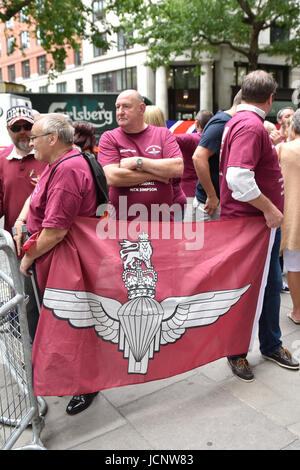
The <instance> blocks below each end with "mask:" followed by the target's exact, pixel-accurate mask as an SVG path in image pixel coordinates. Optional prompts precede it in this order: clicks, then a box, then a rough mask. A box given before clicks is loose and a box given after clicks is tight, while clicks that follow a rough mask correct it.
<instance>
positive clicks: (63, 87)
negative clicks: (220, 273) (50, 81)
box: [56, 82, 67, 93]
mask: <svg viewBox="0 0 300 470" xmlns="http://www.w3.org/2000/svg"><path fill="white" fill-rule="evenodd" d="M56 91H57V93H66V91H67V82H61V83H57V84H56Z"/></svg>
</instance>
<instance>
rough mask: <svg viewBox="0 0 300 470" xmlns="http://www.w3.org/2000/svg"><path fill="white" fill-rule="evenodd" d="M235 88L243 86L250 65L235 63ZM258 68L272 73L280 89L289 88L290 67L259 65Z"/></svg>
mask: <svg viewBox="0 0 300 470" xmlns="http://www.w3.org/2000/svg"><path fill="white" fill-rule="evenodd" d="M234 65H235V86H241V84H242V81H243V78H244V77H245V75H247V73H248V64H246V63H242V64H241V63H237V62H236V63H235V64H234ZM258 68H259V69H261V70H265V71H266V72H268V73H271V74H272V75H273V77H274V80H276V82H277V83H278V87H279V88H288V87H289V67H288V66H286V65H269V64H258Z"/></svg>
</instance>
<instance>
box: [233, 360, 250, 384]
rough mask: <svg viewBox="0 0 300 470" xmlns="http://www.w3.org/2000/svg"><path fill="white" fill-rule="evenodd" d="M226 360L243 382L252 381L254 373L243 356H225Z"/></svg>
mask: <svg viewBox="0 0 300 470" xmlns="http://www.w3.org/2000/svg"><path fill="white" fill-rule="evenodd" d="M227 361H228V363H229V365H230V367H231V370H232V372H233V373H234V375H236V376H237V377H238V378H239V379H241V380H243V381H244V382H253V380H254V375H253V372H252V370H251V368H250V366H249V363H248V361H247V359H246V358H245V357H239V358H237V359H229V358H227Z"/></svg>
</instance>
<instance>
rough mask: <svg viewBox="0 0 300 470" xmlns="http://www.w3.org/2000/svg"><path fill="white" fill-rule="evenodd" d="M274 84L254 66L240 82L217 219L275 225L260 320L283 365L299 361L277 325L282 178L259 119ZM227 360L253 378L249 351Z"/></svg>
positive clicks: (224, 149) (224, 150)
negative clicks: (285, 344) (259, 220)
mask: <svg viewBox="0 0 300 470" xmlns="http://www.w3.org/2000/svg"><path fill="white" fill-rule="evenodd" d="M276 88H277V85H276V82H275V81H274V79H273V77H272V75H270V74H268V73H266V72H264V71H262V70H256V71H254V72H251V73H250V74H248V75H247V76H246V77H245V79H244V81H243V84H242V88H241V89H242V104H241V105H239V106H238V107H237V113H236V114H235V116H234V117H233V118H232V119H230V120H229V121H228V123H227V124H226V126H225V128H224V133H223V139H222V140H223V141H222V146H221V159H220V201H221V219H228V218H233V217H252V216H258V215H263V216H264V218H265V221H266V224H267V226H268V227H271V228H276V229H277V231H276V235H275V240H274V244H273V248H272V252H271V259H270V267H269V275H268V280H267V285H266V288H265V294H264V300H263V306H262V313H261V316H260V319H259V341H260V351H261V353H262V355H263V357H264V358H265V359H269V360H271V361H273V362H275V363H277V364H278V365H280V366H281V367H285V368H287V369H294V370H295V369H299V363H298V362H297V361H295V360H294V359H293V357H292V356H291V354H290V352H289V351H288V350H287V349H284V348H283V347H282V342H281V331H280V326H279V313H280V292H281V287H282V277H281V269H280V264H279V248H280V229H279V227H280V225H281V223H282V219H283V214H282V211H283V182H282V174H281V170H280V167H279V163H278V157H277V153H276V151H275V148H274V146H273V144H272V142H271V140H270V139H269V136H268V133H267V131H266V129H265V128H264V125H263V121H264V118H265V116H266V115H267V114H268V112H269V111H270V109H271V106H272V102H273V97H274V94H275V91H276ZM241 353H242V354H239V355H237V356H231V357H229V358H228V362H229V365H230V367H231V369H232V371H233V373H234V374H235V375H236V376H237V377H239V378H240V379H242V380H244V381H247V382H250V381H252V380H253V379H254V376H253V373H252V370H251V368H250V366H249V364H248V361H247V359H246V356H247V351H241Z"/></svg>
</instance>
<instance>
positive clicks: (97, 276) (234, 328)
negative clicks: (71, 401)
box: [33, 217, 271, 396]
mask: <svg viewBox="0 0 300 470" xmlns="http://www.w3.org/2000/svg"><path fill="white" fill-rule="evenodd" d="M109 223H110V221H109V220H107V221H105V220H104V221H103V220H102V221H100V222H99V219H92V218H83V217H80V218H78V219H77V220H76V223H74V225H73V226H72V228H71V229H70V230H69V232H68V234H67V236H66V238H65V239H64V241H63V242H61V243H60V244H59V245H57V247H56V248H55V249H54V250H52V252H51V253H49V254H48V255H46V256H44V257H42V258H41V259H40V260H39V262H38V263H37V274H38V281H39V284H40V286H41V287H42V289H43V290H44V300H43V306H42V309H41V314H40V320H39V325H38V330H37V334H36V338H35V341H34V346H33V365H34V391H35V394H36V395H41V396H47V395H48V396H49V395H74V394H79V393H90V392H94V391H98V390H103V389H106V388H111V387H118V386H121V385H128V384H136V383H141V382H146V381H151V380H157V379H162V378H166V377H171V376H173V375H176V374H180V373H182V372H185V371H187V370H190V369H193V368H196V367H199V366H201V365H203V364H206V363H209V362H211V361H214V360H216V359H218V358H221V357H226V356H228V355H233V354H239V353H243V352H247V351H248V349H249V344H250V342H251V337H252V334H253V331H254V325H255V324H256V323H257V320H258V317H259V314H260V309H261V308H260V307H261V301H262V298H263V292H264V286H265V282H266V277H267V273H268V262H267V261H266V260H267V259H268V253H269V252H270V245H271V243H270V238H271V237H270V233H271V232H270V230H269V229H268V228H267V227H266V224H265V221H264V219H263V218H262V217H257V218H256V217H255V218H253V217H252V218H249V219H247V218H245V219H243V218H239V219H232V220H228V221H217V222H205V223H201V222H200V223H197V224H196V223H185V224H181V223H178V222H175V223H172V224H167V225H168V226H167V225H164V223H160V224H156V225H151V227H150V226H148V225H146V226H145V225H144V226H143V227H139V226H138V225H135V226H134V227H133V226H132V223H130V222H128V223H127V222H120V223H119V225H118V227H117V228H116V227H115V228H114V229H115V230H113V229H112V226H110V227H107V226H105V224H109ZM180 226H181V230H180ZM170 227H171V230H170V232H168V230H169V229H170ZM192 235H193V236H194V240H193V239H192Z"/></svg>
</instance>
